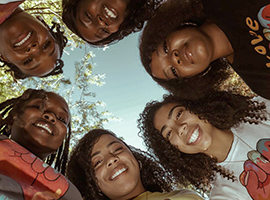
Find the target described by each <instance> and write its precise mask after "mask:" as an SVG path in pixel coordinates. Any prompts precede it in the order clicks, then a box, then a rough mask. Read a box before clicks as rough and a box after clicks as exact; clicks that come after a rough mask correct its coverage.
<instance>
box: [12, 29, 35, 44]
mask: <svg viewBox="0 0 270 200" xmlns="http://www.w3.org/2000/svg"><path fill="white" fill-rule="evenodd" d="M31 35H32V31H29V33H28V34H27V35H26V36H25V37H24V38H22V39H21V40H20V41H19V42H17V43H16V44H14V46H15V47H19V46H21V45H23V44H24V43H25V42H26V41H27V40H28V39H29V38H30V37H31Z"/></svg>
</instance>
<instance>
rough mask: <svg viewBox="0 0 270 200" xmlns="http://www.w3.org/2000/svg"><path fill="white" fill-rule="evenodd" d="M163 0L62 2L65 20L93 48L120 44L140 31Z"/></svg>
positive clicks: (82, 0)
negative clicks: (120, 41)
mask: <svg viewBox="0 0 270 200" xmlns="http://www.w3.org/2000/svg"><path fill="white" fill-rule="evenodd" d="M161 1H162V0H136V1H134V0H62V5H63V14H62V18H63V21H64V22H65V24H66V25H67V26H68V27H69V29H70V30H71V31H73V32H74V33H75V34H76V35H78V36H79V37H80V38H82V39H83V40H85V41H86V42H88V43H89V44H90V45H92V46H103V45H107V44H112V43H116V42H118V41H119V40H122V39H123V38H124V37H126V36H128V35H129V34H131V33H133V32H137V31H140V30H141V29H142V28H143V25H144V22H145V21H146V20H148V19H150V18H151V17H152V15H153V14H154V13H155V11H156V9H157V8H158V6H159V4H160V2H161Z"/></svg>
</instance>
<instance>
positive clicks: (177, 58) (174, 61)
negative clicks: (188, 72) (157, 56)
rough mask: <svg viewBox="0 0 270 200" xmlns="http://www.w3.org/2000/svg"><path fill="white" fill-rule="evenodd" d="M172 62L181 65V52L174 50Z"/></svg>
mask: <svg viewBox="0 0 270 200" xmlns="http://www.w3.org/2000/svg"><path fill="white" fill-rule="evenodd" d="M172 62H173V64H174V65H180V64H181V60H180V57H179V52H178V51H177V50H173V51H172Z"/></svg>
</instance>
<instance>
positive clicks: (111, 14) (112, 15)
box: [104, 6, 116, 19]
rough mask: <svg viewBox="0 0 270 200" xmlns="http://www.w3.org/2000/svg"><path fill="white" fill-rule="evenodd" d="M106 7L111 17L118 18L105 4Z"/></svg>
mask: <svg viewBox="0 0 270 200" xmlns="http://www.w3.org/2000/svg"><path fill="white" fill-rule="evenodd" d="M104 8H105V11H106V13H107V15H109V16H110V17H111V18H114V19H115V18H116V15H115V14H114V13H113V12H112V11H110V10H109V8H107V7H106V6H104Z"/></svg>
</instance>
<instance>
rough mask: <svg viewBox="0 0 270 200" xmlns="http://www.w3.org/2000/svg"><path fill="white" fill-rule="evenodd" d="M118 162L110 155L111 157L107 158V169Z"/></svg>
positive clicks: (116, 158)
mask: <svg viewBox="0 0 270 200" xmlns="http://www.w3.org/2000/svg"><path fill="white" fill-rule="evenodd" d="M118 160H119V158H118V157H116V156H115V155H111V157H110V158H108V161H107V167H111V166H112V165H113V164H114V163H117V162H118Z"/></svg>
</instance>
